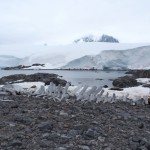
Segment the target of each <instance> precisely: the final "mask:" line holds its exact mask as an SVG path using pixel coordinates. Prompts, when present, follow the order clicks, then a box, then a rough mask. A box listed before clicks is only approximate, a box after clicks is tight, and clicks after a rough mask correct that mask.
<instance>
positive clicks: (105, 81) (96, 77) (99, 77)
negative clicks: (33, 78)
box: [0, 70, 125, 87]
mask: <svg viewBox="0 0 150 150" xmlns="http://www.w3.org/2000/svg"><path fill="white" fill-rule="evenodd" d="M33 73H55V74H58V75H59V76H62V78H63V79H65V80H67V81H69V82H71V83H72V85H79V84H82V85H89V86H94V85H95V86H100V85H101V86H104V85H108V86H109V87H112V80H113V79H115V78H117V77H120V76H124V73H125V71H73V70H70V71H68V70H0V77H3V76H8V75H12V74H33Z"/></svg>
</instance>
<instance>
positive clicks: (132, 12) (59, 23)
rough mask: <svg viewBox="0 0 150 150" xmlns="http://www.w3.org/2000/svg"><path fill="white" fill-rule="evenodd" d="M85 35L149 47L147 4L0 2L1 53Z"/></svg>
mask: <svg viewBox="0 0 150 150" xmlns="http://www.w3.org/2000/svg"><path fill="white" fill-rule="evenodd" d="M88 34H95V35H102V34H108V35H112V36H114V37H115V38H118V39H119V41H120V42H122V43H139V42H141V43H150V0H0V51H1V52H2V47H5V46H6V47H7V48H8V47H9V46H10V47H13V45H26V46H27V45H40V44H41V45H42V44H44V43H47V44H48V45H55V44H68V43H71V42H72V41H73V40H74V39H76V38H79V37H82V36H84V35H88ZM8 49H9V48H8Z"/></svg>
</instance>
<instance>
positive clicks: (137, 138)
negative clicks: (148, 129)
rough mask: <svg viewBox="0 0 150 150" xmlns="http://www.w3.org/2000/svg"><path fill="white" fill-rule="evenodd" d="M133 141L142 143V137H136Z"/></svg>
mask: <svg viewBox="0 0 150 150" xmlns="http://www.w3.org/2000/svg"><path fill="white" fill-rule="evenodd" d="M132 141H133V142H140V141H141V137H139V136H138V135H135V136H133V137H132Z"/></svg>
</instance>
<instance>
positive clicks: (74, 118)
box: [0, 96, 150, 150]
mask: <svg viewBox="0 0 150 150" xmlns="http://www.w3.org/2000/svg"><path fill="white" fill-rule="evenodd" d="M9 99H12V100H14V101H11V102H4V101H0V150H130V149H133V150H147V149H148V150H150V106H149V105H147V106H131V105H130V104H128V103H115V104H110V103H105V104H102V103H100V104H96V103H94V102H87V103H83V102H80V101H75V100H73V99H72V100H70V101H69V102H55V101H53V100H47V99H42V98H33V97H29V98H28V97H23V96H15V97H14V96H10V97H9Z"/></svg>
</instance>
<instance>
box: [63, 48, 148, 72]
mask: <svg viewBox="0 0 150 150" xmlns="http://www.w3.org/2000/svg"><path fill="white" fill-rule="evenodd" d="M93 67H94V68H96V69H104V68H110V69H125V68H129V69H150V46H145V47H139V48H134V49H128V50H106V51H102V52H101V53H100V54H98V55H87V56H84V57H81V58H78V59H75V60H73V61H71V62H69V63H68V64H67V65H65V66H63V67H62V68H65V69H66V68H71V69H73V68H76V69H79V68H88V69H89V68H93Z"/></svg>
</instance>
